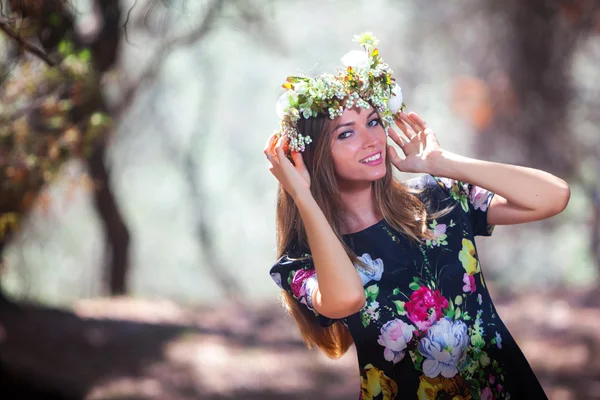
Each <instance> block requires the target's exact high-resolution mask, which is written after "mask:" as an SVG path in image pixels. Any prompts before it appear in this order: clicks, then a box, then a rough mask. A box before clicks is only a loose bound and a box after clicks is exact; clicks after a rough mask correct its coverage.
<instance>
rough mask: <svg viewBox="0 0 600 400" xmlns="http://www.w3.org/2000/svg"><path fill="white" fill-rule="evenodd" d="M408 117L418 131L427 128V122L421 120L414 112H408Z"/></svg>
mask: <svg viewBox="0 0 600 400" xmlns="http://www.w3.org/2000/svg"><path fill="white" fill-rule="evenodd" d="M408 118H409V119H410V121H412V122H413V123H415V124H416V125H417V127H418V128H419V130H420V131H425V129H427V123H426V122H425V121H424V120H423V118H421V117H419V115H418V114H417V113H416V112H412V111H411V112H409V113H408Z"/></svg>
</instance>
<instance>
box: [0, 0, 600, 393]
mask: <svg viewBox="0 0 600 400" xmlns="http://www.w3.org/2000/svg"><path fill="white" fill-rule="evenodd" d="M0 4H1V6H0V7H1V8H0V178H1V182H0V185H1V186H0V234H1V235H0V236H1V238H2V240H1V241H0V252H1V254H2V258H3V263H2V264H0V265H1V268H0V282H1V283H0V285H1V286H0V398H1V399H20V398H23V396H25V395H26V394H29V395H31V396H32V397H33V398H36V399H38V398H39V399H114V400H117V399H119V400H125V399H175V400H178V399H198V398H202V399H276V398H287V399H313V398H319V399H339V400H341V399H349V398H355V397H356V393H357V390H358V388H359V380H358V368H357V365H356V360H355V353H354V351H353V349H351V350H350V351H349V353H348V354H347V355H345V356H344V357H342V359H340V360H337V361H333V360H329V359H327V358H325V357H324V356H323V355H321V354H320V353H318V352H317V351H316V350H314V351H308V350H307V349H306V348H305V346H304V344H303V343H302V341H301V339H300V336H299V334H298V331H297V329H296V326H295V324H294V322H293V320H292V319H291V318H290V317H285V315H284V312H283V310H282V307H281V306H280V304H278V299H277V297H278V295H279V291H278V288H277V287H276V286H275V284H274V283H273V282H272V281H271V279H270V277H269V275H268V270H269V268H270V266H271V265H272V264H273V262H274V257H275V232H274V222H275V199H276V188H277V185H276V181H275V179H274V178H273V176H272V175H271V174H270V173H269V172H268V163H267V161H266V160H265V158H264V154H263V152H262V149H263V147H264V145H265V142H266V139H267V137H268V135H269V134H270V133H271V132H272V131H273V130H274V129H276V128H277V126H278V120H277V116H276V114H275V102H276V100H277V98H278V96H279V94H280V93H281V88H280V85H281V84H282V83H283V81H284V80H285V78H286V77H287V76H288V75H291V74H296V73H299V72H303V73H307V74H318V73H320V72H324V71H329V72H331V71H334V70H335V69H336V68H338V67H339V66H340V62H339V59H340V57H341V56H342V55H344V54H345V53H346V52H347V51H349V50H352V49H355V46H356V44H355V43H353V42H352V37H353V35H354V34H357V33H360V32H363V31H372V32H373V33H374V34H375V35H376V36H377V37H378V38H379V39H380V42H381V45H380V46H379V48H380V52H381V54H382V56H383V58H384V59H385V60H386V62H387V63H388V64H390V66H391V67H392V69H393V70H394V72H395V77H396V79H397V81H398V83H399V84H400V85H401V86H402V89H403V93H404V98H405V103H406V104H407V107H408V110H412V111H415V112H418V113H419V114H420V115H422V116H423V117H424V118H425V119H426V120H427V121H428V123H429V124H430V125H431V126H432V127H433V128H434V130H435V131H436V133H437V136H438V138H439V140H440V143H441V144H442V146H443V147H445V148H447V149H448V150H450V151H453V152H456V153H459V154H463V155H466V156H470V157H475V158H482V159H486V160H490V161H497V162H505V163H511V164H519V165H524V166H528V167H532V168H539V169H542V170H545V171H548V172H550V173H552V174H555V175H557V176H558V177H560V178H562V179H565V180H566V181H567V182H568V183H569V185H570V187H571V193H572V194H571V200H570V203H569V206H568V207H567V209H566V210H565V211H564V212H563V213H561V214H559V215H557V216H555V217H553V218H551V219H549V220H545V221H540V222H536V223H529V224H523V225H517V226H499V227H497V228H496V229H495V231H494V234H493V236H492V237H489V238H480V239H478V242H477V245H478V248H479V252H480V257H481V261H482V265H483V268H484V270H485V273H486V276H487V279H488V281H490V287H491V290H492V292H493V293H492V295H493V298H494V299H496V303H497V307H498V310H499V312H500V315H501V317H502V318H503V319H504V320H505V322H506V324H507V325H508V327H509V329H510V330H511V332H512V333H513V335H514V336H515V338H516V339H517V341H518V343H519V345H520V346H521V347H522V349H523V351H524V353H525V354H526V356H527V357H528V359H529V360H530V363H531V365H532V367H533V369H534V371H535V372H536V374H537V375H538V377H539V378H540V380H541V381H542V383H543V385H544V387H545V389H546V390H547V393H548V395H549V396H550V397H551V398H553V399H600V308H599V307H600V290H599V287H600V286H599V283H600V280H599V277H598V275H599V271H600V182H599V181H598V173H599V171H600V135H599V134H598V133H599V130H600V67H599V66H600V3H599V2H598V1H597V0H528V1H520V0H505V1H495V0H454V1H443V0H429V1H427V2H422V1H417V0H369V1H366V0H365V1H347V0H346V1H341V0H327V1H316V0H285V1H277V2H276V1H273V0H123V1H119V0H102V1H101V0H87V1H86V0H80V1H66V0H45V1H42V0H1V1H0ZM399 177H400V178H401V179H403V180H404V179H409V178H411V177H412V176H409V175H406V176H404V175H403V174H399Z"/></svg>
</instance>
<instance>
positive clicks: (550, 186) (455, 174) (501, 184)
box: [428, 151, 570, 213]
mask: <svg viewBox="0 0 600 400" xmlns="http://www.w3.org/2000/svg"><path fill="white" fill-rule="evenodd" d="M428 173H430V174H432V175H439V176H442V177H445V178H450V179H456V180H459V181H463V182H468V183H470V184H473V185H475V186H479V187H481V188H484V189H487V190H489V191H491V192H494V193H497V194H499V195H500V196H502V197H504V198H505V199H506V200H508V201H509V202H510V203H512V204H514V205H516V206H519V207H522V208H524V209H528V210H538V211H539V210H547V211H548V212H549V213H558V212H561V211H562V210H563V209H564V208H565V207H566V205H567V203H568V201H569V197H570V189H569V185H568V184H567V183H566V182H565V181H564V180H562V179H560V178H558V177H556V176H554V175H552V174H550V173H548V172H544V171H542V170H539V169H533V168H528V167H523V166H519V165H511V164H502V163H498V162H492V161H483V160H477V159H474V158H469V157H464V156H461V155H458V154H455V153H452V152H449V151H443V152H442V153H441V156H440V157H439V158H438V159H436V160H435V162H433V163H432V166H431V167H430V168H429V171H428Z"/></svg>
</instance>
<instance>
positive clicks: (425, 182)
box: [402, 174, 440, 195]
mask: <svg viewBox="0 0 600 400" xmlns="http://www.w3.org/2000/svg"><path fill="white" fill-rule="evenodd" d="M438 179H439V178H437V177H435V176H433V175H431V174H422V175H419V176H415V177H412V178H410V179H407V180H405V181H403V182H402V183H403V184H404V185H405V186H406V187H408V188H410V189H417V190H420V189H425V190H424V191H423V192H424V193H426V194H429V195H431V194H433V193H436V190H437V189H438V186H439V185H440V182H439V181H438Z"/></svg>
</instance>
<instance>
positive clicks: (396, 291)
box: [392, 288, 400, 296]
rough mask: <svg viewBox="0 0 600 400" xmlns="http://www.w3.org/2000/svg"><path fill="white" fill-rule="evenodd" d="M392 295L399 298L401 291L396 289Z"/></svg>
mask: <svg viewBox="0 0 600 400" xmlns="http://www.w3.org/2000/svg"><path fill="white" fill-rule="evenodd" d="M392 294H393V295H394V296H397V295H399V294H400V289H399V288H395V289H394V291H393V292H392Z"/></svg>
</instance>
